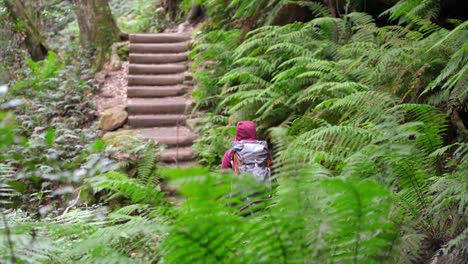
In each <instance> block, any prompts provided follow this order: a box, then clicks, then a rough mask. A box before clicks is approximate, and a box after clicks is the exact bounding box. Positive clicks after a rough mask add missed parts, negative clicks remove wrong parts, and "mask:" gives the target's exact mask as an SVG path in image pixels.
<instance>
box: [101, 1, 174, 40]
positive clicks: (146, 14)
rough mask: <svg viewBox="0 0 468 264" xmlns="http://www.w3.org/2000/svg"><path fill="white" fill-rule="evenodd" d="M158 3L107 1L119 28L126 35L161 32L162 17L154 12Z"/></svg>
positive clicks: (163, 25)
mask: <svg viewBox="0 0 468 264" xmlns="http://www.w3.org/2000/svg"><path fill="white" fill-rule="evenodd" d="M158 2H159V1H145V0H132V1H125V2H122V1H114V0H112V1H109V4H110V7H111V10H112V13H113V15H114V16H115V18H116V21H117V24H118V26H119V28H120V29H121V30H122V31H124V32H128V33H142V32H161V31H162V30H163V29H164V27H165V21H164V20H163V17H162V16H160V15H159V13H158V12H155V10H156V6H157V4H158Z"/></svg>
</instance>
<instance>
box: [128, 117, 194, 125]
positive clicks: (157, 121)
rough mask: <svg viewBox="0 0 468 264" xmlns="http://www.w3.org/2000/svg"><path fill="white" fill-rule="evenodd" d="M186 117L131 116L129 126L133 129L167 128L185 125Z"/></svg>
mask: <svg viewBox="0 0 468 264" xmlns="http://www.w3.org/2000/svg"><path fill="white" fill-rule="evenodd" d="M185 120H187V116H186V115H131V116H129V117H128V125H129V126H131V127H135V128H136V127H167V126H177V125H182V126H184V125H185Z"/></svg>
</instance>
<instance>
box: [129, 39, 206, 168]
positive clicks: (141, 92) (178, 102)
mask: <svg viewBox="0 0 468 264" xmlns="http://www.w3.org/2000/svg"><path fill="white" fill-rule="evenodd" d="M189 41H190V35H188V34H181V33H160V34H131V35H130V48H129V60H130V64H129V68H128V75H127V76H128V77H127V78H128V87H127V111H128V123H127V125H128V126H129V127H130V129H132V130H136V131H137V133H138V134H140V135H141V136H142V137H143V138H146V139H153V140H155V141H157V142H158V143H160V144H163V145H166V146H167V148H166V149H165V150H164V151H163V152H162V153H161V154H160V156H159V160H160V161H163V162H165V163H166V164H168V165H169V166H184V165H189V164H190V165H191V164H192V162H193V161H194V155H193V150H192V143H193V141H194V139H195V138H196V137H197V135H196V134H195V133H194V132H193V131H191V130H190V129H189V128H188V127H187V126H186V121H187V120H188V119H189V118H190V113H191V110H192V106H193V101H192V99H191V92H192V90H193V82H192V78H191V76H190V74H189V72H188V58H187V56H188V49H189Z"/></svg>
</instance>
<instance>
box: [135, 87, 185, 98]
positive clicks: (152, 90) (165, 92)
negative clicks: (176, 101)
mask: <svg viewBox="0 0 468 264" xmlns="http://www.w3.org/2000/svg"><path fill="white" fill-rule="evenodd" d="M188 90H189V88H188V87H187V86H184V85H173V86H130V87H127V97H166V96H178V95H183V94H185V93H187V91H188Z"/></svg>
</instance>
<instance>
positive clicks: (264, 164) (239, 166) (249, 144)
mask: <svg viewBox="0 0 468 264" xmlns="http://www.w3.org/2000/svg"><path fill="white" fill-rule="evenodd" d="M270 162H271V161H270V153H269V151H268V144H267V142H266V141H262V140H257V141H234V142H232V146H231V163H232V168H233V169H234V172H235V173H236V175H240V174H244V173H248V174H251V175H253V176H255V178H257V179H258V180H259V181H263V182H269V181H270V175H271V170H270Z"/></svg>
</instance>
